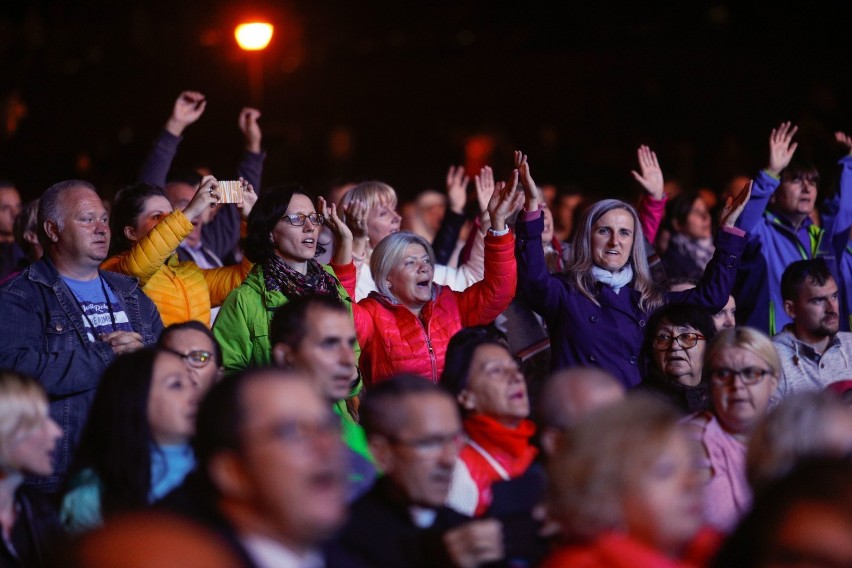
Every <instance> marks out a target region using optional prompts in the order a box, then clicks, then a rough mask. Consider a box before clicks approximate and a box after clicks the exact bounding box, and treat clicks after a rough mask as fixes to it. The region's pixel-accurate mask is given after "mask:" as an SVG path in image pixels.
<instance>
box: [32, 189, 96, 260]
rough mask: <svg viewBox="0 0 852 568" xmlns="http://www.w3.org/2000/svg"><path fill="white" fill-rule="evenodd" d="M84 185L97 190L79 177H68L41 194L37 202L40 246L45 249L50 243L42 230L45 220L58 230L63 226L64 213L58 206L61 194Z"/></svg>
mask: <svg viewBox="0 0 852 568" xmlns="http://www.w3.org/2000/svg"><path fill="white" fill-rule="evenodd" d="M77 187H84V188H86V189H91V190H92V191H94V192H95V193H97V190H96V189H95V186H94V185H92V184H91V183H89V182H87V181H83V180H79V179H69V180H65V181H60V182H58V183H55V184H53V185H51V186H50V187H48V188H47V189H46V190H45V192H44V193H43V194H42V195H41V197H40V198H39V202H38V227H37V229H38V240H39V242H40V243H41V246H42V247H43V248H45V249H47V247H49V246H50V245H51V241H50V239H49V238H48V236H47V233H46V232H45V230H44V224H45V223H46V222H47V221H51V222H52V223H54V224H55V225H56V227H57V229H59V230H60V231H61V230H62V229H63V228H64V227H63V225H64V215H62V211H61V207H60V203H59V202H60V199H61V198H62V194H63V193H65V192H66V191H68V190H70V189H74V188H77Z"/></svg>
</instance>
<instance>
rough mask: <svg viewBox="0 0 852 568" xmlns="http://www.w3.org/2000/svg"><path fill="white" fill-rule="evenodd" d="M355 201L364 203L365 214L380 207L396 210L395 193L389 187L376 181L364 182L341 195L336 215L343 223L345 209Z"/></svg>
mask: <svg viewBox="0 0 852 568" xmlns="http://www.w3.org/2000/svg"><path fill="white" fill-rule="evenodd" d="M356 199H357V200H358V201H363V202H364V203H366V205H367V213H369V212H370V211H372V210H373V209H375V208H376V207H378V206H380V205H387V206H388V207H391V208H392V209H396V205H397V197H396V191H394V189H393V188H392V187H391V186H389V185H388V184H386V183H384V182H381V181H377V180H373V181H364V182H361V183H359V184H358V185H356V186H355V187H353V188H352V189H350V190H349V191H347V192H346V193H345V194H343V197H341V198H340V203H338V204H337V208H338V210H339V211H338V213H339V214H340V218H341V219H342V220H343V221H344V222H345V221H346V214H345V213H344V209H345V207H346V206H347V205H349V204H350V203H351V202H352V201H354V200H356Z"/></svg>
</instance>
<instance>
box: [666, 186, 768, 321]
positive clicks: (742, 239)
mask: <svg viewBox="0 0 852 568" xmlns="http://www.w3.org/2000/svg"><path fill="white" fill-rule="evenodd" d="M751 188H752V183H751V182H749V183H748V184H747V185H746V187H745V189H743V191H742V192H740V194H739V195H738V196H737V197H736V198H734V197H730V196H729V197H728V199H727V201H726V202H725V207H724V209H723V211H722V215H721V218H720V225H721V226H720V228H719V232H718V234H717V235H716V239H715V243H714V244H715V245H716V251H715V252H714V254H713V258H712V259H711V260H710V262H709V263H708V264H707V268H706V269H705V270H704V275H703V276H702V277H701V280H700V281H699V282H698V286H696V287H695V288H693V289H690V290H686V291H684V292H671V293H669V294H668V295H667V299H668V300H669V301H676V302H686V303H688V304H692V305H697V306H704V307H706V308H708V309H710V310H712V311H713V313H715V312H718V311H719V310H721V309H722V308H723V307H725V304H726V303H727V301H728V296H729V295H730V294H731V292H732V291H733V288H734V281H735V280H736V277H737V269H738V268H739V265H740V258H741V257H742V254H743V251H744V250H745V246H746V235H745V233H744V232H743V231H742V230H741V229H738V228H737V227H736V223H737V219H738V218H739V216H740V215H741V214H742V212H743V210H744V208H745V206H746V203H748V200H749V198H750V197H751Z"/></svg>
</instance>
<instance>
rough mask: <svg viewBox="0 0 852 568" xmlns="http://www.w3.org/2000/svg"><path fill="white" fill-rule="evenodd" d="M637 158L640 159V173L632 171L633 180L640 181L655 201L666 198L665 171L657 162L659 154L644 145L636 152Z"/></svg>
mask: <svg viewBox="0 0 852 568" xmlns="http://www.w3.org/2000/svg"><path fill="white" fill-rule="evenodd" d="M636 157H637V158H639V171H638V172H637V171H636V170H631V171H630V173H631V174H633V179H635V180H636V181H638V182H639V184H640V185H641V186H642V187H644V188H645V191H647V192H648V195H650V196H651V197H652V198H653V199H655V200H657V201H659V200H661V199H662V198H663V196H664V191H663V170H662V169H661V168H660V162H659V161H657V154H656V153H655V152H654V151H653V150H651V148H649V147H648V146H644V145H643V146H639V149H638V150H636Z"/></svg>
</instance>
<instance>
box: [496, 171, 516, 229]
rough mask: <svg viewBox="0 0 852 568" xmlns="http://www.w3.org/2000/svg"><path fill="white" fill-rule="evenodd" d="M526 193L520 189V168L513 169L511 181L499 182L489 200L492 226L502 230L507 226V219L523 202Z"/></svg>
mask: <svg viewBox="0 0 852 568" xmlns="http://www.w3.org/2000/svg"><path fill="white" fill-rule="evenodd" d="M523 199H524V194H523V193H522V192H521V191H518V170H512V175H510V176H509V181H508V182H506V183H503V182H499V183H498V184H497V185H496V186H495V187H494V194H493V195H492V196H491V200H490V201H489V202H488V214H489V215H490V216H491V228H492V229H494V230H495V231H502V230H504V229H505V228H506V219H507V218H508V217H509V215H511V214H512V212H513V211H515V210H516V209H517V208H518V207H520V205H521V203H523Z"/></svg>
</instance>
